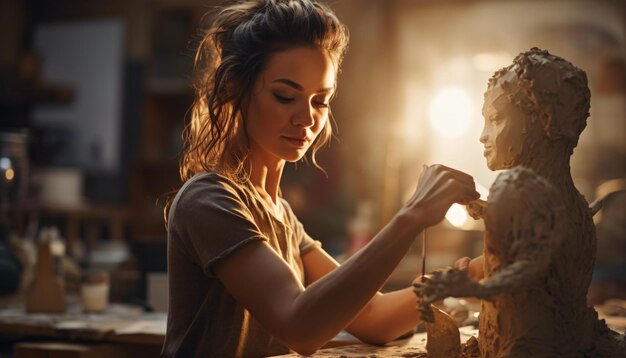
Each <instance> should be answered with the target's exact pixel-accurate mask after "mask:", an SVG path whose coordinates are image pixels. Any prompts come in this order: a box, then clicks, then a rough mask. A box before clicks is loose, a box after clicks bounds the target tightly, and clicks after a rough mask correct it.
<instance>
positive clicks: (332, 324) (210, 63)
mask: <svg viewBox="0 0 626 358" xmlns="http://www.w3.org/2000/svg"><path fill="white" fill-rule="evenodd" d="M347 42H348V34H347V30H346V28H345V27H344V25H342V24H341V23H340V22H339V21H338V20H337V18H336V17H335V15H334V14H333V13H332V11H331V10H329V9H328V8H327V7H325V6H323V5H321V4H318V3H315V2H312V1H310V0H255V1H245V2H240V3H237V4H236V5H232V6H229V7H226V8H224V9H223V10H222V11H221V12H220V13H219V15H217V18H216V19H215V22H214V24H213V27H212V29H211V31H210V32H209V34H208V35H207V36H206V37H205V39H204V41H203V42H202V44H201V46H200V48H199V50H198V55H197V66H198V67H197V68H198V69H199V71H200V74H201V77H200V82H199V83H198V85H197V87H196V95H197V98H196V102H195V103H194V107H193V110H192V123H191V125H190V126H189V127H188V128H187V130H186V136H187V146H186V148H185V154H184V158H183V161H182V164H181V177H182V180H183V182H185V184H184V185H183V187H182V188H181V189H180V190H179V192H178V194H177V195H176V197H175V198H174V200H173V201H172V204H171V207H170V208H169V211H168V271H169V278H170V307H169V316H168V329H167V336H166V340H165V343H164V348H163V354H164V355H165V356H168V357H169V356H179V357H191V356H267V355H273V354H281V353H288V352H289V350H290V349H291V350H294V351H296V352H298V353H300V354H305V355H306V354H312V353H313V352H315V351H316V350H317V349H319V348H320V347H322V345H324V344H325V343H326V342H328V341H329V340H330V339H332V338H333V337H334V336H335V335H336V334H337V333H338V332H339V331H341V330H342V329H344V328H345V329H346V330H347V331H348V332H350V333H352V334H353V335H355V336H356V337H358V338H360V339H361V340H363V341H365V342H371V343H384V342H387V341H390V340H393V339H395V338H397V337H399V336H401V335H402V334H404V333H406V332H408V331H410V330H412V329H413V327H415V325H416V324H417V323H418V313H417V309H416V307H415V296H414V294H413V292H412V290H411V289H410V288H407V289H405V290H401V291H397V292H392V293H388V294H380V293H378V292H377V291H378V289H379V288H380V287H381V286H382V285H383V283H384V282H385V280H386V279H387V278H388V276H389V275H390V274H391V272H392V270H393V269H394V268H395V267H396V265H397V264H398V262H399V261H400V259H401V258H402V257H403V256H404V255H405V253H406V252H407V250H408V248H409V247H410V246H411V243H412V242H413V240H414V238H415V237H416V235H417V234H418V233H419V232H420V231H421V230H423V229H424V228H426V227H428V226H430V225H433V224H436V223H438V222H439V221H441V220H442V219H443V217H444V215H445V212H446V211H447V209H448V208H449V206H450V205H451V204H452V203H454V202H467V201H469V200H473V199H476V198H478V193H477V192H476V191H475V188H474V181H473V179H472V178H471V177H470V176H468V175H466V174H464V173H461V172H459V171H456V170H453V169H450V168H446V167H444V166H441V165H435V166H430V167H425V169H424V171H423V173H422V175H421V178H420V179H419V183H418V186H417V189H416V191H415V193H414V195H413V196H412V197H411V199H410V200H409V201H408V202H407V203H406V204H405V205H404V207H403V208H402V209H401V210H400V211H399V212H398V213H397V215H396V216H395V217H394V218H393V219H392V220H391V222H390V223H389V224H388V225H387V226H386V227H385V228H384V229H383V230H382V231H381V232H380V233H378V235H376V237H374V239H373V240H372V241H371V242H370V244H369V245H367V246H366V247H365V248H363V249H362V250H361V251H360V252H358V253H357V254H355V255H354V256H353V257H351V258H350V259H349V260H348V261H347V262H345V263H344V264H343V265H342V266H339V265H338V264H337V263H336V262H335V261H334V260H333V259H332V258H331V257H330V256H329V255H328V254H326V253H325V252H324V250H323V249H322V248H321V246H320V244H319V242H317V241H314V240H313V239H311V238H310V237H309V236H308V235H307V234H306V233H305V231H304V229H303V227H302V224H301V223H300V222H299V221H298V219H297V218H296V217H295V215H294V214H293V212H292V211H291V209H290V207H289V205H288V203H287V202H286V201H285V200H283V199H282V198H281V195H280V190H279V183H280V178H281V174H282V171H283V168H284V165H285V163H286V162H295V161H298V160H300V159H302V158H304V156H305V154H306V152H307V151H308V150H309V149H310V150H311V154H310V157H311V161H312V162H313V163H314V164H315V152H316V151H317V150H318V149H319V148H320V147H321V146H323V145H324V144H325V143H326V142H327V141H328V139H329V138H330V135H331V125H330V122H329V118H330V116H331V115H330V107H329V103H330V100H331V98H332V97H333V95H334V93H335V88H336V76H337V73H338V71H339V66H340V64H341V60H342V57H343V54H344V52H345V49H346V46H347ZM203 64H206V65H207V66H206V67H202V65H203Z"/></svg>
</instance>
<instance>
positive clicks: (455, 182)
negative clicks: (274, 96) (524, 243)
mask: <svg viewBox="0 0 626 358" xmlns="http://www.w3.org/2000/svg"><path fill="white" fill-rule="evenodd" d="M477 197H478V193H477V192H476V191H475V189H474V182H473V179H472V178H471V177H470V176H468V175H466V174H464V173H461V172H458V171H456V170H453V169H450V168H446V167H444V166H430V167H427V168H425V170H424V172H423V174H422V176H421V178H420V181H419V183H418V187H417V190H416V191H415V194H414V195H413V196H412V197H411V199H410V200H409V201H408V202H407V203H406V204H405V206H404V207H403V208H402V209H401V210H400V211H399V213H398V214H397V215H396V216H395V217H394V218H393V219H392V220H391V222H390V223H389V224H388V225H387V226H385V227H384V228H383V230H382V231H381V232H380V233H378V235H376V236H375V237H374V238H373V240H372V241H371V242H370V243H369V244H368V245H367V246H365V247H364V248H363V249H362V250H360V251H359V252H358V253H357V254H355V255H354V256H352V257H351V258H350V259H348V260H347V261H346V262H345V263H344V264H343V265H341V266H340V267H338V268H336V269H334V270H332V271H331V272H329V273H328V274H326V275H325V276H323V277H322V278H320V279H319V280H317V281H315V282H313V283H312V284H311V285H310V286H309V287H307V288H306V290H305V289H304V287H303V285H302V284H301V283H300V281H299V280H298V278H297V277H296V276H295V274H294V273H293V271H292V270H291V269H290V268H289V266H288V265H287V264H286V262H285V261H284V260H283V259H282V258H281V257H280V256H279V255H278V254H277V253H276V252H275V251H274V250H272V249H271V248H270V247H269V246H268V245H267V244H265V243H262V242H254V243H250V244H248V245H246V246H244V247H242V248H241V249H239V250H237V251H235V252H233V253H232V254H231V255H229V256H228V257H226V258H225V259H224V260H222V261H221V262H219V263H218V264H216V265H215V267H214V272H215V273H216V275H217V277H218V278H219V279H220V280H221V282H222V283H223V284H224V286H225V287H226V289H227V290H228V291H229V292H230V293H231V294H232V295H233V296H234V297H235V298H236V299H237V300H238V301H239V302H240V303H241V304H242V305H243V306H244V307H245V308H247V309H248V310H249V311H250V312H251V313H252V315H253V316H254V317H255V318H256V319H257V320H258V321H259V322H260V323H261V324H262V325H263V326H264V327H265V328H266V329H267V330H268V332H270V334H272V335H273V336H275V337H276V338H277V339H279V340H281V341H282V342H283V343H284V344H285V345H287V346H288V347H290V348H292V349H293V350H295V351H297V352H298V353H301V354H312V353H313V352H315V351H316V350H317V349H319V348H320V347H321V346H322V345H324V344H325V343H326V342H328V341H329V340H330V339H332V338H333V337H334V336H335V335H336V334H337V333H338V332H339V331H340V330H342V329H343V328H344V327H346V326H347V325H348V324H349V323H350V322H351V321H352V320H353V319H354V318H355V317H356V316H357V314H358V313H359V312H360V311H361V310H362V309H363V308H364V307H365V306H366V305H367V303H368V302H370V300H371V299H372V297H373V296H374V295H375V294H376V293H377V291H378V289H379V288H380V287H381V286H382V285H383V284H384V282H385V280H386V279H387V278H388V277H389V275H390V274H391V272H392V271H393V269H394V268H395V267H396V266H397V264H398V262H399V261H400V260H401V259H402V257H403V256H404V255H405V253H406V252H407V250H408V249H409V247H410V246H411V244H412V243H413V240H414V238H415V237H416V235H417V234H418V233H419V232H420V231H421V230H422V229H423V228H425V227H427V226H430V225H433V224H435V223H438V222H439V221H441V220H442V219H443V217H444V215H445V213H446V211H447V209H448V208H449V207H450V205H451V204H452V203H454V202H467V201H469V200H472V199H476V198H477ZM405 295H406V297H408V293H406V294H405ZM407 302H408V301H407ZM364 314H367V313H364Z"/></svg>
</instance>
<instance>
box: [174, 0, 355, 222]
mask: <svg viewBox="0 0 626 358" xmlns="http://www.w3.org/2000/svg"><path fill="white" fill-rule="evenodd" d="M348 37H349V36H348V30H347V28H346V27H345V26H344V25H343V24H342V23H341V22H339V20H338V19H337V17H336V16H335V14H334V13H333V12H332V10H330V9H329V8H328V7H326V6H325V5H322V4H320V3H317V2H315V1H311V0H248V1H238V2H236V3H235V4H233V5H230V6H227V7H225V8H223V9H222V10H221V11H220V12H219V13H218V14H217V16H216V17H215V19H214V21H213V24H212V26H211V28H210V29H209V31H208V32H207V33H206V34H205V35H204V36H203V38H202V41H201V42H200V44H199V46H198V50H197V53H196V58H195V65H194V76H195V81H194V91H195V100H194V103H193V105H192V107H191V121H190V122H189V124H188V125H187V126H186V127H185V130H184V132H183V137H184V140H185V146H184V150H183V158H182V161H181V164H180V177H181V179H182V181H183V182H185V181H187V180H188V179H189V178H191V177H192V176H193V175H195V174H196V173H198V172H202V171H217V172H219V173H220V174H222V175H225V176H227V177H229V178H231V179H233V180H237V181H243V180H245V179H246V178H247V176H248V175H249V173H248V172H247V170H246V161H247V155H248V149H247V140H246V137H245V136H246V134H245V131H244V130H243V120H244V118H243V109H244V108H243V106H244V105H245V100H246V96H247V95H248V94H249V92H250V90H251V89H252V86H253V85H254V82H255V81H256V79H257V77H258V76H259V74H260V73H261V71H262V70H263V69H264V67H265V65H266V63H267V61H268V58H269V57H270V56H271V55H272V54H275V53H277V52H280V51H284V50H288V49H291V48H294V47H298V46H309V47H319V48H321V49H324V50H326V51H327V52H328V54H329V55H330V57H331V58H332V60H333V62H334V63H335V68H337V69H339V67H340V65H341V61H342V59H343V56H344V54H345V52H346V50H347V45H348ZM329 116H330V119H331V120H332V113H331V112H330V111H329ZM331 120H329V121H327V123H326V125H325V126H324V128H323V129H322V132H321V133H320V134H319V136H318V137H317V138H316V140H315V142H314V143H313V145H312V150H311V162H312V163H313V165H315V166H316V167H318V168H320V167H319V165H318V164H317V162H316V160H315V154H316V152H317V151H318V150H319V149H320V148H322V147H323V146H324V145H325V144H326V143H327V142H328V141H329V139H330V138H331V136H332V127H331ZM320 169H321V168H320ZM171 199H172V198H171V197H170V199H169V200H168V202H167V203H166V208H165V210H166V211H167V209H168V207H169V205H170V202H171ZM165 219H166V222H167V216H166V218H165Z"/></svg>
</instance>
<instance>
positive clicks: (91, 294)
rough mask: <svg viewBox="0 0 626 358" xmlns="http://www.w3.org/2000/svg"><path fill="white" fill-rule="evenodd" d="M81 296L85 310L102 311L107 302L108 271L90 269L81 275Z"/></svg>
mask: <svg viewBox="0 0 626 358" xmlns="http://www.w3.org/2000/svg"><path fill="white" fill-rule="evenodd" d="M81 296H82V299H83V309H84V310H85V312H102V311H104V310H106V308H107V306H108V304H109V273H108V272H106V271H91V272H86V273H84V274H83V275H82V285H81Z"/></svg>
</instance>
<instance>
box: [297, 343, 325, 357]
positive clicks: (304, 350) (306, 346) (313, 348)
mask: <svg viewBox="0 0 626 358" xmlns="http://www.w3.org/2000/svg"><path fill="white" fill-rule="evenodd" d="M324 344H325V343H319V342H307V341H306V340H301V341H299V342H295V343H293V344H289V345H288V347H289V348H290V349H291V350H293V351H294V352H296V353H298V354H300V355H302V356H310V355H313V354H315V352H317V351H318V350H319V349H320V348H322V347H323V346H324Z"/></svg>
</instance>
